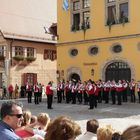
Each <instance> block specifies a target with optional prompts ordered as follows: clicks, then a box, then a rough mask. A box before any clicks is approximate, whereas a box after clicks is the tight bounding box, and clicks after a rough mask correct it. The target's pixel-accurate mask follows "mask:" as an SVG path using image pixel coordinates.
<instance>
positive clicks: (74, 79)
mask: <svg viewBox="0 0 140 140" xmlns="http://www.w3.org/2000/svg"><path fill="white" fill-rule="evenodd" d="M70 80H72V81H75V82H77V81H78V80H81V79H80V76H79V75H78V74H77V73H72V74H71V75H70Z"/></svg>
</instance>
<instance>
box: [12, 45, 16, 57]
mask: <svg viewBox="0 0 140 140" xmlns="http://www.w3.org/2000/svg"><path fill="white" fill-rule="evenodd" d="M14 56H15V47H12V57H14Z"/></svg>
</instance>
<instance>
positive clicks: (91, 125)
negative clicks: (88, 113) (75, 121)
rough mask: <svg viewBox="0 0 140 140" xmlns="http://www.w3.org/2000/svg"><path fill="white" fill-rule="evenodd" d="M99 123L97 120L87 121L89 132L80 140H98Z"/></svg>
mask: <svg viewBox="0 0 140 140" xmlns="http://www.w3.org/2000/svg"><path fill="white" fill-rule="evenodd" d="M98 127H99V122H98V121H97V120H96V119H93V120H89V121H87V126H86V129H87V132H86V133H85V134H84V135H83V136H82V137H81V138H80V139H79V140H97V135H96V133H97V129H98Z"/></svg>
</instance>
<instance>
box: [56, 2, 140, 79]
mask: <svg viewBox="0 0 140 140" xmlns="http://www.w3.org/2000/svg"><path fill="white" fill-rule="evenodd" d="M64 2H66V1H65V0H58V5H57V7H58V9H57V10H58V11H57V13H58V15H57V16H58V35H59V40H58V45H57V69H58V71H57V78H58V79H65V80H70V79H81V80H82V81H85V80H88V79H92V80H95V81H96V80H98V79H102V80H113V79H114V80H116V81H117V80H119V79H125V80H129V81H130V80H131V79H135V80H140V66H139V61H140V16H139V14H138V11H139V5H140V1H139V0H135V1H133V0H96V1H94V0H68V3H67V4H68V5H67V6H68V7H66V8H68V9H64V8H63V6H65V5H64Z"/></svg>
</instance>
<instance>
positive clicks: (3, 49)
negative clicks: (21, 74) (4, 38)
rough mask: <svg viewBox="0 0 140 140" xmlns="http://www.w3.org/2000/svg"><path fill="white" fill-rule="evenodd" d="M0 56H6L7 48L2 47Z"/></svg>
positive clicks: (0, 47)
mask: <svg viewBox="0 0 140 140" xmlns="http://www.w3.org/2000/svg"><path fill="white" fill-rule="evenodd" d="M0 56H3V57H5V56H6V46H0Z"/></svg>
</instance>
